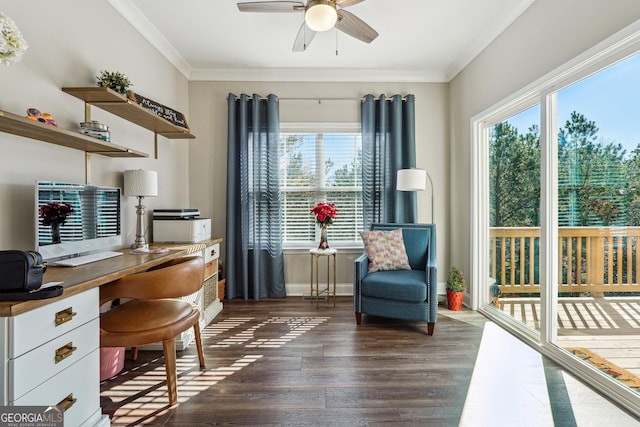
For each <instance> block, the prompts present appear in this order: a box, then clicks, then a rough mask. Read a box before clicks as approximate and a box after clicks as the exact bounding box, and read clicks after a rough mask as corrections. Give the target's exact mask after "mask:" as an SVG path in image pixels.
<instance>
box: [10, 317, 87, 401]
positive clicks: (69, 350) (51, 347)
mask: <svg viewBox="0 0 640 427" xmlns="http://www.w3.org/2000/svg"><path fill="white" fill-rule="evenodd" d="M99 327H100V319H94V320H92V321H91V322H89V323H86V324H84V325H83V326H81V327H79V328H76V329H74V330H73V331H71V332H69V333H67V334H64V335H62V336H59V337H57V338H55V339H53V340H51V341H49V342H47V343H46V344H43V345H42V346H40V347H38V348H35V349H33V350H31V351H30V352H28V353H26V354H23V355H22V356H20V357H18V358H16V359H10V360H9V373H10V374H9V400H15V399H17V398H19V397H20V396H22V395H24V394H25V393H27V392H29V391H30V390H32V389H33V388H35V387H37V386H39V385H40V384H42V383H43V382H45V381H46V380H47V379H49V378H51V377H53V376H54V375H57V374H58V373H60V372H62V371H63V370H65V369H67V368H69V367H70V366H71V365H73V364H74V363H76V362H77V361H79V360H80V359H82V358H83V357H85V356H86V355H88V354H89V353H91V352H92V351H94V350H96V349H97V348H99V347H100V329H99ZM96 369H98V368H97V367H96ZM80 378H82V380H83V381H84V377H77V378H76V380H77V379H80Z"/></svg>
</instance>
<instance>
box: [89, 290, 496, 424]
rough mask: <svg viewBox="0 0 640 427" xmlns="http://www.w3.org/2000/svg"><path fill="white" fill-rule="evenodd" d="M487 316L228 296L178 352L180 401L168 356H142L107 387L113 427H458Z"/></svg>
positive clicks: (104, 397) (341, 300)
mask: <svg viewBox="0 0 640 427" xmlns="http://www.w3.org/2000/svg"><path fill="white" fill-rule="evenodd" d="M484 322H485V320H484V318H483V317H482V316H481V315H479V314H477V313H474V312H471V311H469V310H464V311H463V312H460V313H457V314H455V315H454V314H453V313H452V312H450V311H448V310H447V309H446V308H442V309H441V311H440V315H439V319H438V322H437V323H436V328H435V334H434V335H433V336H431V337H430V336H427V335H426V331H427V324H426V323H420V322H405V321H398V320H391V319H382V318H376V317H371V316H366V315H364V316H363V321H362V324H361V325H360V326H356V322H355V319H354V314H353V307H352V298H351V297H338V300H337V303H336V307H335V308H334V307H333V304H332V303H331V302H326V301H325V302H323V301H321V302H320V306H319V308H318V309H316V306H315V304H310V302H309V301H308V300H303V299H302V298H300V297H289V298H286V299H282V300H262V301H260V302H254V301H241V300H233V301H224V310H223V312H222V314H220V315H219V316H218V317H217V318H216V319H215V320H214V321H213V322H212V323H211V324H210V325H209V326H208V327H207V328H206V329H205V330H204V331H203V334H202V338H203V345H204V348H205V358H206V368H205V369H202V370H201V369H200V368H199V367H198V359H197V354H196V351H195V346H194V345H193V344H192V345H191V346H190V347H189V348H188V349H187V350H185V351H183V352H179V354H178V398H179V404H177V405H176V406H174V407H168V406H167V403H168V397H167V394H166V383H165V380H164V365H163V359H162V352H156V351H141V352H140V356H139V357H138V360H136V361H131V360H127V361H126V363H125V369H124V370H123V371H122V373H121V374H119V375H117V376H116V377H114V378H113V379H110V380H107V381H104V382H102V383H101V402H100V403H101V406H102V408H103V412H104V413H107V414H108V415H109V416H110V417H111V423H112V425H116V426H119V425H137V424H147V425H164V426H181V427H182V426H206V425H221V424H233V425H245V426H275V425H278V426H280V425H295V426H377V425H378V426H382V425H385V426H386V425H390V424H396V425H402V426H411V425H420V426H424V425H429V426H457V425H458V422H459V420H460V416H461V413H462V407H463V404H464V401H465V397H466V394H467V388H468V385H469V382H470V379H471V374H472V372H473V367H474V362H475V358H476V354H477V352H478V347H479V343H480V339H481V335H482V325H483V324H484Z"/></svg>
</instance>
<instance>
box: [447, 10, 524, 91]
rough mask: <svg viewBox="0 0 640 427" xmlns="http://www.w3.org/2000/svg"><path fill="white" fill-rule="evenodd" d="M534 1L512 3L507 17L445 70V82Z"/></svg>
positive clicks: (477, 39) (480, 37)
mask: <svg viewBox="0 0 640 427" xmlns="http://www.w3.org/2000/svg"><path fill="white" fill-rule="evenodd" d="M535 1H536V0H521V1H519V2H518V3H514V5H513V9H512V10H510V13H509V14H508V15H505V17H504V18H503V19H502V21H501V22H500V23H499V24H498V25H495V26H492V27H489V28H487V29H486V31H484V32H483V33H482V34H480V35H479V36H478V38H476V41H475V43H472V44H470V45H469V46H468V47H467V48H466V49H465V50H464V51H463V52H462V54H460V56H458V57H457V58H456V59H455V60H454V61H453V62H452V63H451V64H450V65H449V66H448V67H447V69H446V72H445V74H446V76H447V81H451V80H453V79H454V77H455V76H457V75H458V73H459V72H460V71H462V70H463V69H464V68H465V67H466V66H467V65H469V63H470V62H471V61H473V60H474V59H475V57H476V56H478V55H479V54H480V52H482V51H483V50H484V49H486V47H487V46H489V45H490V44H491V43H492V42H493V41H494V40H495V39H497V38H498V36H500V34H502V32H504V30H506V29H507V27H509V25H511V24H513V22H514V21H515V20H516V19H518V17H519V16H520V15H522V14H523V13H524V11H525V10H527V9H528V8H529V6H531V5H532V4H533V3H535Z"/></svg>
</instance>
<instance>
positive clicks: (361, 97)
mask: <svg viewBox="0 0 640 427" xmlns="http://www.w3.org/2000/svg"><path fill="white" fill-rule="evenodd" d="M276 96H277V95H276ZM365 96H366V95H363V96H360V97H357V98H320V97H313V98H308V97H300V98H298V97H295V98H291V97H282V98H280V97H278V101H315V102H317V103H318V104H321V103H322V101H362V100H363V99H364V98H365ZM384 96H385V98H386V99H391V98H393V97H394V96H395V95H392V96H387V95H384ZM407 96H408V95H404V96H402V99H405V98H406V97H407ZM260 99H267V97H265V96H261V97H260ZM374 99H375V100H379V99H380V96H377V97H374ZM414 99H415V96H414ZM227 100H229V98H227Z"/></svg>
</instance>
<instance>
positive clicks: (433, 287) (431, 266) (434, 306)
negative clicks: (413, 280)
mask: <svg viewBox="0 0 640 427" xmlns="http://www.w3.org/2000/svg"><path fill="white" fill-rule="evenodd" d="M426 275H427V303H428V305H429V314H428V320H427V321H428V322H430V323H435V322H436V321H437V320H438V266H437V265H436V261H435V260H434V259H431V260H429V262H427V271H426Z"/></svg>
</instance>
